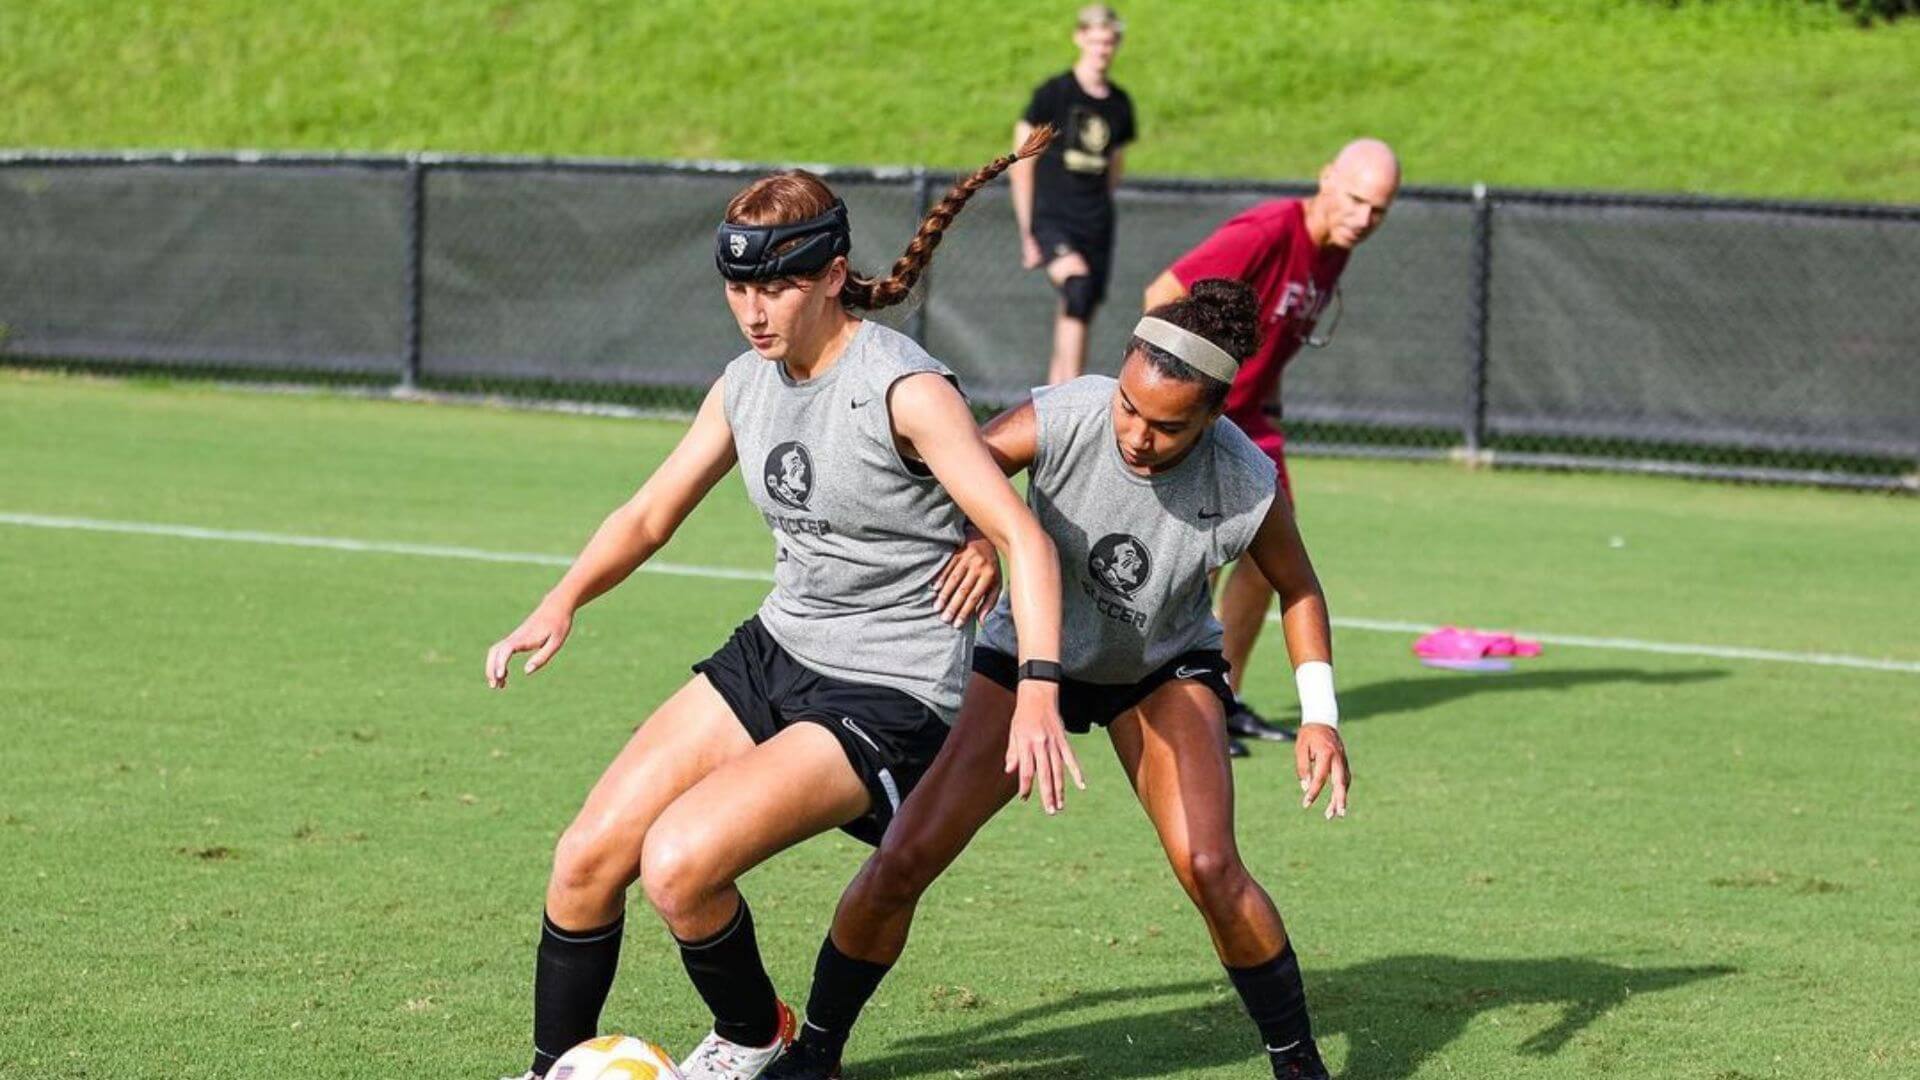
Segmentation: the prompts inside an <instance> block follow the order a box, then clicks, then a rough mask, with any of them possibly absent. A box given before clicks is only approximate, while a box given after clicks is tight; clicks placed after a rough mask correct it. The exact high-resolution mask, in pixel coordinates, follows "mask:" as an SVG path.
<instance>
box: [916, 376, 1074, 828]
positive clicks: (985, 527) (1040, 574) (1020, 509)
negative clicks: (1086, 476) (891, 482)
mask: <svg viewBox="0 0 1920 1080" xmlns="http://www.w3.org/2000/svg"><path fill="white" fill-rule="evenodd" d="M887 407H888V409H889V410H890V412H891V414H892V417H893V427H894V430H895V431H896V432H898V433H899V435H900V437H901V438H902V439H904V440H906V442H907V444H908V446H909V447H910V449H911V450H912V452H913V454H914V456H915V457H917V458H919V459H920V460H921V461H923V462H925V463H926V465H927V468H929V469H931V470H932V471H933V475H934V477H935V478H936V479H938V480H939V481H940V485H941V486H942V487H944V488H945V489H946V490H947V492H948V494H950V495H952V496H953V501H954V503H955V504H957V505H958V506H959V507H960V510H961V512H962V513H964V514H966V516H967V519H968V520H969V521H971V522H973V523H974V525H975V526H976V527H978V528H979V530H980V531H981V532H982V533H984V534H985V535H986V537H987V539H989V540H991V541H992V542H993V546H994V547H995V548H997V549H998V550H999V551H1000V552H1001V553H1002V554H1004V555H1005V556H1006V558H1007V565H1008V571H1009V576H1010V577H1011V578H1012V592H1011V593H1010V594H1009V595H1010V596H1011V598H1012V600H1013V621H1014V625H1015V626H1017V627H1018V628H1019V634H1020V659H1021V661H1022V662H1025V661H1027V660H1034V659H1037V660H1047V661H1052V660H1056V659H1057V658H1058V657H1059V656H1060V564H1059V556H1058V554H1057V553H1056V552H1055V550H1054V546H1053V541H1052V540H1050V539H1048V538H1047V534H1046V532H1045V531H1044V530H1042V529H1041V528H1040V523H1039V522H1038V521H1036V520H1034V517H1033V514H1032V513H1031V512H1029V511H1028V510H1027V507H1026V505H1025V504H1024V503H1022V502H1021V501H1020V496H1019V494H1018V493H1017V492H1015V491H1014V490H1013V485H1011V484H1009V483H1007V479H1006V477H1005V476H1004V475H1003V474H1002V473H1001V471H1000V468H999V466H998V465H997V464H996V463H995V461H994V458H993V455H992V454H991V453H989V452H988V450H987V447H986V444H985V443H984V442H982V441H981V440H980V436H979V432H978V429H977V428H975V427H974V422H973V415H972V414H971V413H970V412H968V410H967V403H966V401H965V399H963V398H961V396H960V392H959V391H958V390H955V389H954V388H953V385H952V384H951V383H949V382H947V381H946V380H945V379H942V378H939V377H938V376H934V375H911V376H908V377H907V378H904V379H902V380H900V381H899V382H898V383H895V384H894V387H893V390H892V392H891V394H889V395H888V398H887ZM1059 691H1060V688H1059V686H1058V684H1056V683H1051V682H1045V681H1042V680H1039V679H1022V680H1021V682H1020V689H1019V691H1018V703H1017V704H1016V706H1015V710H1014V717H1013V732H1012V735H1011V737H1010V738H1009V740H1008V746H1007V771H1008V772H1015V771H1018V773H1019V776H1020V796H1021V798H1023V799H1024V798H1027V797H1029V796H1030V795H1031V794H1032V792H1033V790H1034V789H1035V788H1036V787H1037V788H1038V789H1039V792H1040V802H1041V805H1042V807H1044V808H1045V809H1046V811H1047V812H1048V813H1050V814H1051V813H1057V812H1058V811H1059V810H1060V808H1061V807H1062V806H1063V805H1064V804H1065V800H1066V779H1067V777H1068V776H1069V775H1070V776H1071V777H1072V778H1073V782H1074V784H1075V785H1076V786H1078V787H1080V788H1082V789H1084V788H1085V787H1086V781H1085V779H1084V778H1083V777H1082V775H1081V772H1080V763H1079V761H1078V759H1076V758H1075V757H1074V754H1073V749H1072V747H1070V746H1069V745H1068V744H1067V737H1066V731H1065V729H1064V728H1063V727H1062V726H1061V724H1060V711H1059V710H1060V706H1059Z"/></svg>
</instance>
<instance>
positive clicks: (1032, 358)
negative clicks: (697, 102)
mask: <svg viewBox="0 0 1920 1080" xmlns="http://www.w3.org/2000/svg"><path fill="white" fill-rule="evenodd" d="M760 171H761V170H759V169H755V168H750V167H745V166H726V167H677V166H663V165H640V164H631V163H615V162H524V161H510V160H498V159H480V160H475V159H460V160H442V159H432V158H429V159H424V160H423V161H410V159H403V158H300V159H292V158H288V159H267V160H252V159H241V158H211V157H202V158H172V157H152V156H148V157H138V156H131V157H110V156H96V157H91V158H88V157H60V156H56V155H37V156H36V155H13V156H12V157H10V158H0V362H6V363H14V364H54V365H61V366H85V367H109V368H117V369H135V370H137V369H142V368H158V369H161V370H167V371H181V372H194V373H200V372H210V373H219V374H224V375H229V376H231V375H242V376H245V375H251V376H255V377H268V378H300V379H315V378H318V379H332V380H348V381H367V382H382V381H393V382H400V381H408V382H417V383H418V384H419V385H422V386H425V387H428V388H440V389H450V390H480V391H489V392H505V393H511V394H515V395H521V396H549V397H561V398H570V399H578V400H587V401H606V402H619V403H623V404H634V405H641V406H653V407H668V408H685V407H688V406H690V405H692V404H693V403H694V402H696V401H697V400H698V398H699V396H700V394H701V393H702V392H703V391H704V389H705V387H706V386H707V385H708V384H710V383H711V381H712V380H713V378H714V377H715V376H716V375H717V374H718V372H719V371H720V369H721V368H722V367H723V366H724V365H725V363H726V362H727V361H728V360H729V359H731V358H732V357H733V356H735V355H737V354H738V353H739V352H740V351H741V348H742V345H741V342H740V338H739V335H738V332H737V331H736V330H735V328H734V326H733V324H732V321H731V318H730V317H729V315H728V312H727V308H726V304H725V302H724V299H723V297H722V295H721V288H720V285H719V283H718V281H717V279H716V277H715V275H714V272H713V268H712V252H711V247H710V245H711V243H712V235H713V233H712V230H713V225H714V222H715V221H716V219H717V218H718V217H719V213H720V208H721V207H722V206H723V205H724V204H725V203H726V201H727V199H728V198H729V197H730V196H731V195H732V194H733V193H734V192H735V191H737V190H738V189H739V188H740V187H741V186H743V185H744V184H745V183H746V182H748V181H749V180H750V179H751V178H752V177H753V176H755V175H758V173H759V172H760ZM826 175H827V178H828V181H829V183H831V184H832V185H833V186H834V188H835V189H836V191H838V192H839V193H840V194H841V195H842V196H843V197H844V198H845V199H846V200H847V202H848V205H849V208H850V210H851V213H852V220H853V222H854V248H853V260H854V263H855V265H856V266H857V267H859V268H860V269H862V270H865V271H868V272H873V273H884V272H885V271H886V269H887V268H888V267H889V266H890V265H891V263H892V262H893V260H894V259H895V258H897V257H898V255H899V253H900V251H901V250H902V249H903V248H904V247H905V245H906V242H907V240H908V238H909V237H910V236H911V235H912V233H913V230H914V229H915V227H916V226H917V223H918V219H919V216H920V212H921V210H922V208H923V207H924V206H925V205H926V204H927V203H929V202H931V201H932V200H933V199H937V198H938V197H939V195H940V194H941V193H942V192H943V191H944V189H945V187H946V185H947V184H948V183H949V182H951V180H952V177H950V176H941V177H922V176H921V175H920V174H917V173H913V172H909V171H905V170H901V171H895V172H878V171H866V170H829V171H827V174H826ZM416 180H417V181H418V182H419V185H420V186H419V188H418V191H419V193H420V196H421V197H420V198H418V199H417V200H416V201H411V202H410V200H409V191H410V185H412V184H414V183H415V182H416ZM1305 190H1306V189H1304V188H1301V187H1298V186H1286V185H1265V186H1235V185H1223V184H1193V183H1178V182H1154V181H1144V182H1137V183H1135V182H1130V183H1129V184H1128V185H1127V186H1125V187H1123V188H1122V190H1121V191H1120V193H1119V233H1118V239H1117V248H1116V251H1115V254H1114V261H1113V274H1112V280H1111V284H1110V286H1109V291H1108V302H1107V304H1106V306H1105V307H1104V308H1103V309H1102V310H1101V312H1100V313H1099V315H1098V316H1097V317H1096V319H1095V322H1094V325H1093V332H1092V337H1091V342H1090V349H1089V364H1088V368H1089V370H1092V371H1100V372H1112V371H1114V370H1115V369H1116V368H1117V366H1118V363H1119V360H1120V358H1121V351H1122V350H1123V348H1124V347H1125V341H1126V337H1127V333H1128V330H1129V328H1130V326H1131V324H1132V319H1133V316H1134V314H1135V313H1136V312H1137V310H1138V308H1139V302H1140V297H1141V295H1142V293H1143V292H1144V290H1145V288H1146V286H1147V284H1148V282H1149V281H1150V280H1151V279H1152V278H1153V277H1155V276H1157V275H1158V274H1159V273H1160V271H1161V270H1163V269H1164V268H1165V267H1166V266H1167V265H1168V264H1170V263H1171V262H1172V261H1173V260H1174V259H1175V258H1176V257H1178V256H1179V255H1180V254H1181V253H1182V252H1184V251H1186V250H1187V249H1188V248H1189V247H1191V246H1192V245H1193V244H1195V243H1197V242H1198V241H1199V240H1200V239H1201V238H1203V237H1205V236H1206V235H1207V234H1208V233H1209V232H1211V231H1212V229H1213V228H1214V227H1215V226H1216V225H1218V224H1219V223H1220V222H1221V221H1223V220H1225V219H1226V218H1228V217H1230V216H1232V215H1233V214H1234V213H1237V212H1238V211H1240V210H1241V209H1244V208H1245V207H1247V206H1249V205H1252V204H1253V203H1254V202H1257V201H1259V200H1261V199H1266V198H1274V197H1278V196H1282V195H1294V194H1302V193H1304V191H1305ZM1008 202H1009V195H1008V193H1007V190H1006V187H1005V185H1004V183H1003V184H997V185H995V186H994V187H991V188H988V189H986V190H984V191H982V192H981V193H980V194H978V195H977V196H976V197H975V199H974V200H973V203H972V204H971V205H969V207H968V208H967V209H966V211H965V212H964V213H963V214H962V215H961V216H960V217H959V218H958V219H957V220H956V221H955V223H954V224H953V225H952V227H951V228H950V229H949V230H948V232H947V235H946V238H945V240H944V242H943V243H942V245H941V247H940V249H939V251H938V253H937V254H936V256H935V258H934V260H933V264H932V266H931V268H930V270H929V271H928V273H927V275H926V277H925V278H924V279H923V282H922V285H921V286H920V287H919V288H918V289H916V291H915V295H914V296H913V297H912V298H911V299H910V301H909V302H908V303H907V304H905V305H902V306H900V307H896V308H893V309H889V310H887V311H885V312H882V313H879V316H878V317H879V318H880V319H881V320H882V321H884V322H887V323H888V324H890V325H893V326H896V327H898V328H901V329H904V330H906V331H908V332H910V333H914V334H916V335H918V336H920V337H921V338H922V340H924V341H925V342H926V343H927V345H928V348H929V349H930V350H931V351H932V352H933V353H934V355H936V356H939V357H940V358H941V359H943V360H945V361H946V362H948V363H949V364H951V365H952V366H953V367H954V369H955V370H956V371H957V372H959V374H960V376H961V379H962V381H963V383H964V385H965V386H966V387H967V389H968V391H969V393H970V394H971V395H972V396H973V398H974V400H975V401H976V403H978V404H980V405H981V406H982V407H983V408H984V407H987V406H991V405H994V404H1002V403H1006V402H1011V401H1015V400H1018V399H1019V398H1020V397H1021V396H1023V395H1024V393H1025V392H1026V390H1027V388H1028V387H1029V386H1031V385H1032V384H1033V383H1035V382H1037V381H1039V380H1040V379H1041V378H1042V377H1043V375H1044V372H1045V369H1046V359H1047V354H1048V351H1049V349H1050V344H1051V321H1052V317H1053V311H1054V305H1055V299H1054V296H1053V293H1052V291H1051V290H1050V289H1049V288H1048V287H1047V284H1046V282H1045V279H1044V277H1043V276H1042V275H1041V274H1040V273H1039V272H1038V271H1031V272H1028V271H1022V270H1021V269H1020V266H1019V247H1018V244H1017V237H1016V233H1015V228H1014V223H1013V215H1012V212H1011V209H1010V207H1009V206H1008ZM416 240H417V244H416V243H415V242H416ZM1915 281H1920V209H1909V208H1847V207H1834V206H1821V205H1815V206H1807V205H1790V204H1784V203H1731V202H1724V201H1712V200H1685V199H1666V200H1662V199H1648V198H1628V197H1611V196H1575V195H1568V194H1555V193H1533V192H1499V193H1495V194H1493V195H1492V196H1490V197H1485V198H1483V199H1482V200H1480V201H1476V199H1475V197H1474V196H1472V195H1470V194H1469V193H1467V192H1464V191H1454V190H1430V189H1429V190H1409V191H1408V192H1406V193H1404V194H1403V195H1402V197H1401V200H1400V201H1399V202H1398V203H1397V204H1396V205H1395V207H1394V210H1393V214H1392V216H1391V217H1390V219H1389V220H1388V222H1387V223H1386V224H1385V225H1384V226H1383V227H1382V228H1381V230H1380V231H1379V232H1378V233H1377V234H1376V235H1375V236H1374V237H1373V238H1372V239H1371V240H1369V241H1368V243H1367V244H1366V246H1365V247H1364V248H1363V249H1361V250H1360V251H1359V252H1357V253H1356V255H1355V257H1354V259H1353V261H1352V262H1351V264H1350V265H1349V267H1348V270H1347V273H1346V276H1345V280H1344V282H1343V284H1342V288H1341V296H1340V299H1339V300H1338V301H1337V302H1336V304H1335V305H1334V307H1333V308H1331V309H1330V310H1329V312H1328V314H1327V315H1326V316H1325V317H1323V319H1322V324H1321V336H1323V337H1330V339H1331V340H1330V341H1328V342H1327V343H1326V345H1325V346H1324V347H1323V348H1309V349H1306V350H1303V352H1302V354H1301V355H1300V356H1298V357H1297V358H1296V359H1295V360H1294V362H1293V363H1292V364H1291V365H1290V366H1289V368H1288V371H1287V374H1286V380H1285V426H1286V428H1287V431H1288V439H1289V445H1290V446H1293V447H1297V448H1298V449H1300V450H1302V451H1303V452H1315V451H1322V452H1326V451H1333V452H1344V453H1373V454H1392V455H1422V456H1437V455H1444V454H1450V453H1460V452H1462V451H1463V450H1464V451H1465V452H1467V453H1468V454H1469V455H1471V456H1474V457H1476V458H1477V459H1481V460H1485V459H1487V458H1489V457H1490V458H1491V459H1492V460H1493V461H1495V462H1501V461H1507V462H1518V463H1523V464H1536V465H1548V466H1568V467H1607V468H1636V469H1648V470H1654V471H1675V472H1686V473H1703V474H1716V475H1723V476H1744V477H1749V478H1754V479H1769V480H1794V481H1814V482H1830V483H1848V484H1858V485H1867V486H1876V487H1902V486H1905V487H1908V488H1912V487H1914V486H1915V485H1916V483H1920V481H1916V478H1915V472H1916V460H1920V364H1916V363H1915V359H1916V358H1920V304H1916V303H1915V300H1914V293H1913V282H1915ZM415 282H417V288H416V287H415V286H414V283H415ZM416 330H417V337H416V336H415V331H416Z"/></svg>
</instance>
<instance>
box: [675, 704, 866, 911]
mask: <svg viewBox="0 0 1920 1080" xmlns="http://www.w3.org/2000/svg"><path fill="white" fill-rule="evenodd" d="M871 798H872V797H871V796H870V795H869V794H868V792H867V787H866V784H865V783H863V782H862V781H861V779H860V775H859V773H858V772H856V771H855V770H854V767H853V765H852V763H851V762H849V761H848V760H847V753H846V750H845V749H844V748H843V747H842V746H841V744H840V741H839V740H838V739H836V738H835V737H834V736H833V734H832V733H831V732H829V731H828V730H827V729H826V728H824V727H821V726H820V725H819V724H794V725H792V726H790V727H787V728H784V729H782V730H781V731H780V732H779V733H778V734H776V735H774V736H773V737H772V738H771V739H768V740H767V741H766V742H763V743H761V744H760V745H758V746H754V747H751V748H749V749H748V750H747V751H746V752H744V753H742V754H739V755H737V756H735V757H733V758H730V759H728V760H727V761H726V762H724V763H722V764H721V765H720V766H719V767H717V768H715V769H713V770H712V771H710V772H708V773H707V774H706V775H705V776H703V777H701V778H700V780H699V781H698V782H697V783H695V784H694V785H693V786H692V787H690V788H688V789H687V790H686V791H685V792H684V793H683V794H681V795H680V796H679V797H678V798H676V799H674V800H673V801H672V803H671V804H670V805H668V806H667V808H666V809H665V810H664V811H662V812H661V813H660V815H659V817H658V818H657V819H656V820H655V821H654V822H653V827H652V828H651V829H650V830H648V832H647V834H646V843H647V845H648V846H649V847H654V846H656V845H658V846H661V847H662V848H663V850H662V853H661V854H662V856H663V857H664V858H666V859H669V860H671V861H672V862H673V863H675V864H676V865H677V866H679V867H680V868H681V869H683V870H694V871H696V872H697V876H698V877H699V878H701V879H702V880H706V881H711V882H723V881H731V880H733V879H734V878H736V877H738V876H739V875H741V874H743V873H745V872H747V871H748V870H750V869H752V868H753V867H755V866H757V865H759V864H760V863H762V862H765V861H766V860H767V859H769V858H771V857H772V856H773V855H775V854H777V853H778V852H780V851H782V850H784V849H786V848H788V847H791V846H792V845H794V844H797V843H799V842H800V841H802V840H805V839H807V838H808V837H810V836H815V835H817V834H819V833H823V832H826V831H827V830H828V829H833V828H837V827H839V826H841V825H845V824H847V823H848V822H850V821H852V820H854V819H855V818H857V817H859V816H860V815H861V814H864V813H866V812H867V807H868V805H869V803H870V802H871ZM654 859H655V854H654V853H652V852H649V853H648V855H647V865H648V866H649V867H651V866H653V865H654Z"/></svg>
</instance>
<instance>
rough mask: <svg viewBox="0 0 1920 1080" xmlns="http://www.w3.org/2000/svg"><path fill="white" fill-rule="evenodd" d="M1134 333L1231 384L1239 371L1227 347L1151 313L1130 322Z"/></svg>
mask: <svg viewBox="0 0 1920 1080" xmlns="http://www.w3.org/2000/svg"><path fill="white" fill-rule="evenodd" d="M1133 336H1134V337H1137V338H1139V339H1140V340H1141V341H1144V342H1146V343H1147V344H1149V345H1154V346H1158V347H1159V348H1162V349H1165V350H1166V351H1167V352H1169V353H1172V354H1173V355H1174V356H1176V357H1178V358H1179V359H1180V360H1181V361H1183V362H1184V363H1186V365H1187V366H1188V367H1190V368H1192V369H1194V370H1195V371H1198V372H1199V373H1200V374H1202V375H1208V376H1211V377H1213V378H1215V379H1218V380H1220V381H1221V382H1223V383H1230V382H1232V381H1233V377H1234V376H1235V375H1238V374H1239V373H1240V362H1239V361H1238V360H1235V359H1234V358H1233V357H1232V356H1229V355H1228V354H1227V350H1225V349H1223V348H1221V347H1220V346H1218V345H1215V344H1214V343H1213V342H1211V341H1208V340H1207V339H1206V338H1203V337H1201V336H1200V335H1199V334H1196V333H1194V332H1193V331H1191V330H1187V329H1185V328H1183V327H1178V326H1175V325H1173V324H1172V323H1170V322H1168V321H1167V320H1165V319H1156V318H1154V317H1153V316H1151V315H1148V316H1145V317H1143V318H1142V319H1141V320H1140V321H1139V322H1137V323H1135V324H1133Z"/></svg>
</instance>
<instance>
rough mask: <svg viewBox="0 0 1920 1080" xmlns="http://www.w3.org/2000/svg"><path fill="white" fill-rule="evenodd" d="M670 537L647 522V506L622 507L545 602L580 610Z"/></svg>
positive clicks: (571, 609) (662, 545)
mask: <svg viewBox="0 0 1920 1080" xmlns="http://www.w3.org/2000/svg"><path fill="white" fill-rule="evenodd" d="M669 536H671V530H667V531H666V535H661V530H660V528H659V527H658V526H657V525H656V524H652V523H650V522H649V521H648V515H647V512H646V508H645V507H644V506H638V505H635V504H634V503H628V504H626V505H624V506H622V507H620V508H619V509H618V510H615V511H614V512H613V513H611V514H608V515H607V519H606V520H605V521H603V522H601V523H600V527H599V528H598V529H595V530H594V533H593V538H592V539H591V540H588V541H587V546H586V547H584V548H582V549H581V550H580V554H579V555H578V556H576V557H575V558H574V560H573V565H572V566H570V567H568V568H567V572H566V574H564V575H563V576H562V577H561V578H560V582H559V584H557V585H555V586H554V587H553V588H552V589H550V590H548V591H547V595H546V600H545V601H544V602H545V603H548V604H555V605H559V606H561V607H563V608H565V609H566V610H567V611H569V612H571V611H576V610H578V609H579V608H581V607H582V606H584V605H586V604H587V603H588V602H589V601H591V600H593V599H594V598H595V597H597V596H599V595H600V594H602V593H604V592H606V591H608V590H609V589H612V588H613V587H614V586H616V585H618V584H620V583H621V582H623V581H625V580H626V579H627V578H628V577H629V576H630V575H632V573H633V572H634V571H635V570H638V569H639V568H640V566H641V565H642V564H643V563H645V562H646V561H647V560H648V559H650V558H652V557H653V556H654V554H655V553H656V552H658V551H659V550H660V549H661V548H662V547H664V546H665V545H666V542H667V539H668V537H669Z"/></svg>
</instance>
